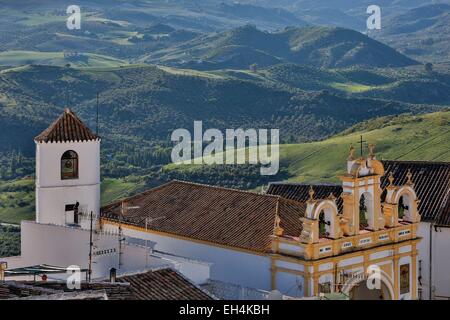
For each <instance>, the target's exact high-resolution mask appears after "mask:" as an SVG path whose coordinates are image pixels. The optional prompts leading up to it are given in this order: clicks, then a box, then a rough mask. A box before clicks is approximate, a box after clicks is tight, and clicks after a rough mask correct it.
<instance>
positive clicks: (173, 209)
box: [101, 180, 306, 252]
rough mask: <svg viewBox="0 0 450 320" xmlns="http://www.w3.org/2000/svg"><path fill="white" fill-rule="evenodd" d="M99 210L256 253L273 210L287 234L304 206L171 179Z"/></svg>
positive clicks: (296, 229) (267, 234) (297, 226)
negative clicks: (133, 207) (123, 211)
mask: <svg viewBox="0 0 450 320" xmlns="http://www.w3.org/2000/svg"><path fill="white" fill-rule="evenodd" d="M123 201H125V202H126V203H127V205H129V206H137V207H139V209H136V210H129V211H128V212H126V213H125V214H124V215H123V217H120V211H121V204H122V201H118V202H115V203H112V204H110V205H108V206H105V207H103V208H102V209H101V216H102V218H104V219H108V220H112V221H115V222H118V221H119V220H120V219H121V221H122V222H123V223H124V224H128V225H135V226H138V227H141V228H145V220H146V219H149V220H147V221H150V222H149V223H148V226H147V227H148V229H149V230H154V231H158V232H164V233H167V234H172V235H178V236H182V237H185V238H189V239H196V240H200V241H205V242H209V243H215V244H218V245H226V246H230V247H235V248H241V249H246V250H250V251H256V252H266V251H268V250H270V245H271V236H272V235H273V234H274V227H275V224H276V220H277V219H276V217H277V214H278V216H279V217H280V218H281V225H280V226H281V227H282V228H283V229H284V233H285V234H287V235H292V236H298V235H300V233H301V229H302V226H301V221H300V217H302V216H304V213H305V208H306V205H305V204H303V203H298V202H296V201H292V200H287V199H283V198H280V197H277V196H273V195H267V194H258V193H254V192H247V191H240V190H235V189H228V188H221V187H214V186H209V185H202V184H197V183H190V182H184V181H176V180H175V181H171V182H169V183H167V184H164V185H162V186H159V187H157V188H154V189H150V190H148V191H146V192H143V193H141V194H138V195H136V196H133V197H130V198H127V199H124V200H123Z"/></svg>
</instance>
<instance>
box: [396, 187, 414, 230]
mask: <svg viewBox="0 0 450 320" xmlns="http://www.w3.org/2000/svg"><path fill="white" fill-rule="evenodd" d="M392 200H393V201H392V203H393V204H395V205H396V212H397V219H400V217H399V211H400V210H401V209H403V216H402V219H401V220H403V221H408V222H419V220H420V216H419V213H418V210H417V195H416V192H415V191H414V189H413V188H412V187H411V186H403V187H401V188H399V189H398V190H396V192H394V194H393V199H392ZM400 205H402V207H403V208H401V207H400Z"/></svg>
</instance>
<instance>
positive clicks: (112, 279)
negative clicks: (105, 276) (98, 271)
mask: <svg viewBox="0 0 450 320" xmlns="http://www.w3.org/2000/svg"><path fill="white" fill-rule="evenodd" d="M116 277H117V271H116V268H111V269H109V281H110V282H111V283H115V282H116Z"/></svg>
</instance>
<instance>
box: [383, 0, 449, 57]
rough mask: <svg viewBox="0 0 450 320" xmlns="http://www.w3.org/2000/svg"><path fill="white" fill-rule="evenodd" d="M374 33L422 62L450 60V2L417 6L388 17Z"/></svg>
mask: <svg viewBox="0 0 450 320" xmlns="http://www.w3.org/2000/svg"><path fill="white" fill-rule="evenodd" d="M374 36H375V37H376V38H377V39H380V40H381V41H383V42H385V43H386V44H388V45H390V46H392V47H394V48H397V49H398V50H400V51H401V52H402V53H404V54H406V55H408V56H411V57H413V58H414V59H417V60H420V61H423V62H449V61H450V54H449V52H450V3H447V4H446V3H438V4H429V5H424V6H420V7H418V8H414V9H411V10H409V11H407V12H405V13H402V14H399V15H397V16H394V17H391V18H390V19H387V20H386V22H385V23H384V27H383V28H382V30H381V33H380V34H378V35H376V34H374Z"/></svg>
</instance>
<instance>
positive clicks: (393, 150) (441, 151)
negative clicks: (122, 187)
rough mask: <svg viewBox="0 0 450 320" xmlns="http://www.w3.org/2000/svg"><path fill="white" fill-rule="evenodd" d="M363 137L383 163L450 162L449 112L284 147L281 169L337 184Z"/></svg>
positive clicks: (389, 120)
mask: <svg viewBox="0 0 450 320" xmlns="http://www.w3.org/2000/svg"><path fill="white" fill-rule="evenodd" d="M361 135H362V136H363V139H364V140H365V141H368V143H373V144H375V145H376V154H377V158H378V159H381V160H382V159H385V160H425V161H450V145H449V143H448V141H450V111H445V112H436V113H431V114H426V115H420V116H412V115H400V116H389V117H381V118H377V119H372V120H368V121H365V122H362V123H360V124H358V125H356V126H354V127H352V128H350V129H348V130H346V131H344V132H342V133H340V134H338V135H336V136H333V137H331V138H329V139H326V140H323V141H318V142H311V143H301V144H284V145H281V146H280V168H285V169H287V171H288V175H289V181H292V182H337V181H338V178H337V175H338V174H341V173H344V170H345V163H346V158H347V156H348V149H349V146H350V144H353V145H354V146H355V148H357V147H358V144H357V141H358V140H359V139H360V136H361ZM357 150H358V152H359V149H357ZM366 152H367V147H365V148H364V154H366ZM199 166H200V165H191V164H185V165H183V164H182V165H175V164H169V165H167V166H165V170H167V171H171V170H184V171H185V172H187V173H189V172H195V171H196V169H198V168H199Z"/></svg>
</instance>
